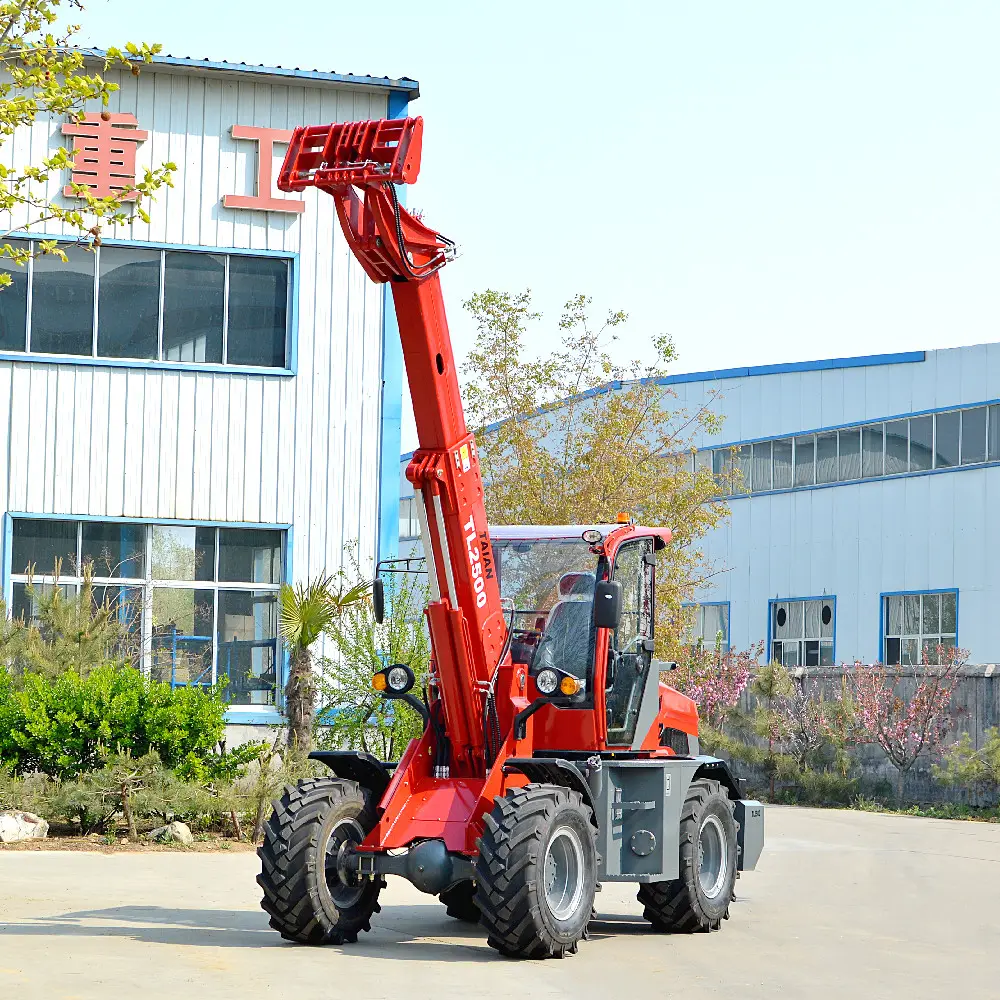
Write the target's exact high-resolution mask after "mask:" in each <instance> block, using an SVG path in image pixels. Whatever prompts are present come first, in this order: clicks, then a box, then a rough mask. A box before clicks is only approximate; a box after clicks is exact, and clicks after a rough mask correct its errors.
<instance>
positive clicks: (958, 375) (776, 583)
mask: <svg viewBox="0 0 1000 1000" xmlns="http://www.w3.org/2000/svg"><path fill="white" fill-rule="evenodd" d="M662 381H663V384H664V387H665V389H666V390H669V391H670V392H671V393H673V395H674V398H673V399H672V400H670V401H668V405H669V406H671V407H676V408H680V409H684V410H687V411H688V412H694V411H696V410H697V409H698V408H699V407H702V406H708V407H710V408H711V409H712V410H714V411H715V412H717V413H720V414H721V415H722V416H723V417H724V418H725V419H724V422H723V426H722V429H721V431H720V432H719V433H718V434H717V435H715V436H708V435H705V436H703V437H701V438H700V439H698V440H697V441H696V442H695V444H696V446H697V448H698V450H697V452H696V453H695V454H694V455H693V456H692V459H691V461H692V462H693V463H696V464H698V465H707V466H709V467H711V468H713V469H714V471H715V472H716V473H717V474H718V475H719V477H720V482H723V483H724V482H726V481H727V480H728V481H730V482H735V483H737V484H738V485H737V486H736V492H735V495H732V496H729V497H728V502H729V507H730V510H731V516H730V518H729V520H728V522H727V523H725V524H724V525H723V526H721V527H719V528H718V529H716V530H714V531H712V532H711V533H710V534H709V535H708V536H707V538H706V539H705V540H704V550H705V552H706V554H707V555H708V557H709V560H710V561H711V562H712V564H713V566H714V567H715V569H716V570H718V572H717V573H716V574H715V575H714V576H713V577H712V578H711V583H710V586H708V587H706V588H705V589H704V590H703V591H702V592H701V593H700V594H699V595H698V605H699V606H698V609H697V612H696V619H697V622H696V635H698V636H699V637H702V638H704V639H705V641H706V642H707V643H709V644H711V643H714V641H715V639H716V636H717V634H718V633H719V632H721V633H722V636H723V641H724V642H725V644H727V645H731V646H732V647H734V648H738V649H747V648H749V647H750V646H752V645H753V644H754V643H757V642H762V643H764V645H765V648H766V650H767V651H768V655H769V656H771V657H773V658H775V659H778V660H781V661H783V662H784V663H785V664H786V665H788V666H813V665H817V666H819V665H824V664H832V663H842V662H848V663H850V662H852V661H854V660H862V661H865V662H873V661H876V660H881V661H883V662H889V663H904V664H905V663H912V662H919V661H920V658H921V657H922V656H923V655H924V654H925V652H926V654H927V655H928V656H929V657H931V658H933V656H934V654H935V651H936V648H937V646H938V645H939V644H941V645H958V646H960V647H962V648H964V649H967V650H968V651H969V658H970V662H972V663H996V662H998V661H1000V633H998V631H997V629H996V627H995V622H994V620H993V613H994V612H995V610H996V609H997V607H1000V560H998V555H1000V519H998V518H996V517H994V516H993V514H994V512H996V511H998V510H1000V344H983V345H979V346H975V347H962V348H955V349H949V350H937V351H912V352H908V353H901V354H888V355H877V356H872V357H859V358H838V359H833V360H825V361H815V362H804V363H794V364H778V365H766V366H761V367H756V368H733V369H726V370H721V371H712V372H698V373H693V374H682V375H674V376H670V377H667V378H665V379H663V380H662ZM606 391H609V392H613V391H615V387H614V386H609V387H607V390H606ZM408 458H409V456H407V455H404V456H403V461H402V469H404V470H405V466H406V463H407V461H408ZM733 466H735V469H736V470H737V471H738V473H739V475H738V476H732V475H730V470H731V468H732V467H733ZM400 478H401V483H402V487H403V492H404V497H403V500H402V505H401V507H400V536H401V538H402V539H404V545H403V548H404V549H407V548H410V547H412V545H413V543H412V542H410V541H409V539H410V538H412V536H414V535H415V534H416V525H415V520H416V519H415V518H414V517H413V516H412V511H411V506H412V501H411V500H410V499H409V498H408V497H407V496H406V494H407V492H412V491H407V489H406V486H407V484H406V481H405V477H403V476H401V477H400ZM997 721H1000V720H996V719H994V720H993V722H992V723H991V724H996V722H997Z"/></svg>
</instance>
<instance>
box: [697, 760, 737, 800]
mask: <svg viewBox="0 0 1000 1000" xmlns="http://www.w3.org/2000/svg"><path fill="white" fill-rule="evenodd" d="M694 759H695V761H697V763H698V769H697V770H696V771H695V772H694V774H693V775H691V780H692V781H693V780H694V779H695V778H712V779H714V780H715V781H717V782H719V784H720V785H722V787H723V788H725V789H726V791H727V792H728V793H729V797H730V798H731V799H741V798H743V792H744V789H745V786H746V782H745V781H742V784H743V787H741V780H742V779H740V778H737V777H736V775H735V774H733V772H732V769H731V768H730V767H729V764H728V763H727V762H726V761H724V760H719V758H718V757H708V756H698V757H695V758H694Z"/></svg>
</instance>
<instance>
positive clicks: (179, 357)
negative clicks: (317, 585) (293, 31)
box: [0, 57, 418, 723]
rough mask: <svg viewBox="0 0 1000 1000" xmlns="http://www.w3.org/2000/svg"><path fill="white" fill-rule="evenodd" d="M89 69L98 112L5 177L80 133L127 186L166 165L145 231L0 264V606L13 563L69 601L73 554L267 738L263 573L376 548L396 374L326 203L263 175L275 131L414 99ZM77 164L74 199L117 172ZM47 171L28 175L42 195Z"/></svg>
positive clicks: (274, 663)
mask: <svg viewBox="0 0 1000 1000" xmlns="http://www.w3.org/2000/svg"><path fill="white" fill-rule="evenodd" d="M111 77H112V79H113V80H114V82H116V83H118V84H119V86H120V90H119V91H118V92H117V93H115V94H114V95H113V96H112V102H111V106H110V108H109V109H108V110H109V111H110V112H111V117H110V119H103V118H101V116H100V115H99V114H97V113H96V112H99V111H100V108H95V109H94V112H95V114H93V115H89V116H88V119H87V122H86V123H85V124H84V125H81V126H77V125H74V124H73V123H71V122H69V121H68V120H46V121H39V122H38V123H36V125H35V126H34V127H33V128H32V129H30V130H26V131H25V132H24V133H23V134H21V133H18V134H17V135H15V136H14V137H13V139H12V141H9V142H8V143H7V144H6V145H5V147H4V151H3V155H4V156H5V163H7V164H8V165H14V166H17V165H24V164H26V163H27V162H29V160H30V161H32V162H37V161H38V160H39V159H40V158H41V157H43V156H44V155H46V153H47V152H50V151H52V150H54V149H55V148H57V147H58V146H60V145H66V146H68V147H69V148H74V146H77V147H78V148H79V147H87V146H88V144H90V145H91V146H95V147H102V143H101V142H99V141H96V140H97V139H99V138H100V137H101V135H102V130H103V134H104V136H105V137H110V139H111V140H112V141H111V143H110V148H112V149H113V148H115V143H118V144H119V145H120V148H123V149H124V150H125V151H126V152H125V154H124V156H123V157H122V160H123V161H124V163H125V167H124V169H125V171H126V172H128V170H129V168H130V166H131V162H130V158H131V156H134V159H135V168H136V169H137V170H138V171H139V173H140V174H141V172H142V169H143V167H144V166H152V165H157V164H161V163H163V162H165V161H173V162H174V163H175V164H176V165H177V172H176V174H175V176H174V186H173V187H172V188H169V189H165V190H162V191H161V192H160V193H159V195H158V196H157V199H156V201H155V203H154V204H153V205H152V207H151V216H152V218H151V221H150V223H149V224H148V225H147V224H143V223H141V222H136V223H135V224H134V225H131V226H129V227H120V228H118V229H116V230H115V231H113V232H110V231H108V232H105V234H104V239H103V241H102V244H101V246H100V247H99V249H98V250H97V252H96V253H94V252H87V251H84V250H82V249H78V248H69V250H68V252H69V263H68V264H62V263H60V262H58V261H57V260H56V259H55V258H53V257H43V258H39V259H36V260H35V261H34V262H33V263H32V265H31V266H29V267H27V268H19V267H15V266H13V265H11V263H10V261H7V262H6V266H7V268H8V270H9V271H10V272H11V275H12V277H13V285H12V287H10V288H7V289H4V290H3V291H2V292H0V438H2V443H0V510H2V512H3V537H2V543H3V544H2V556H0V571H2V586H3V594H4V598H5V601H6V603H7V606H8V608H9V609H11V610H12V611H13V613H14V614H19V613H21V612H22V611H23V612H25V613H27V614H29V615H30V614H31V613H32V611H33V609H32V607H31V606H30V605H31V602H30V600H29V599H28V597H27V595H26V593H25V584H26V582H27V579H28V576H27V574H28V572H29V570H30V569H33V570H34V574H35V576H34V579H35V582H36V584H45V583H49V584H51V583H53V582H54V580H53V570H54V568H55V561H56V560H57V559H58V560H60V561H61V562H60V565H61V573H60V578H59V580H60V583H61V584H62V585H63V586H65V587H68V588H70V589H72V588H73V587H75V586H78V585H79V582H80V572H81V569H80V568H81V566H83V565H84V564H85V563H86V562H87V561H88V560H92V561H93V563H94V572H95V574H96V577H97V584H98V586H99V587H100V588H101V589H100V593H101V594H106V595H108V596H109V597H110V598H112V599H113V600H114V601H119V602H121V605H122V608H123V611H122V614H123V615H127V617H128V619H129V623H130V628H131V629H132V631H133V633H134V636H135V639H136V641H137V642H141V644H142V650H143V654H142V655H143V661H144V663H145V665H146V667H147V668H148V669H149V670H150V671H151V672H152V673H153V674H154V676H158V677H162V678H167V679H172V680H173V682H174V683H204V682H207V681H211V680H212V679H214V678H216V677H218V676H222V675H223V674H225V675H226V676H228V677H229V696H230V698H231V699H232V702H233V707H232V709H231V712H230V720H231V721H233V722H242V723H253V722H259V723H273V722H276V721H277V719H278V707H277V703H278V701H279V699H280V691H281V687H282V684H283V672H284V669H285V668H284V664H283V659H284V658H283V656H282V655H281V652H280V643H279V641H278V636H277V628H276V626H277V611H276V608H277V604H276V595H277V591H278V588H279V587H280V585H281V583H282V582H283V581H289V582H292V581H304V580H306V579H308V578H310V577H312V576H314V575H316V574H319V573H324V572H335V571H336V570H337V569H339V568H340V567H341V565H342V563H343V560H344V556H343V552H344V546H345V544H349V543H352V542H356V543H357V544H358V546H359V555H360V559H361V562H362V564H371V563H373V562H374V561H375V560H376V559H377V558H378V557H379V555H380V554H381V555H390V554H391V553H392V551H393V550H394V548H395V545H396V535H397V530H396V526H397V523H398V522H397V512H398V456H399V450H400V449H399V433H400V431H399V420H400V405H401V384H402V364H401V352H400V347H399V338H398V333H397V330H396V327H395V320H394V316H393V314H392V308H391V301H389V305H388V309H387V301H388V300H387V298H386V296H385V294H384V288H383V287H382V286H377V285H374V284H373V283H371V282H370V281H369V280H368V279H367V278H366V276H365V275H364V272H363V271H362V269H361V267H360V266H359V265H358V264H357V262H356V261H355V260H354V258H353V256H352V255H351V254H350V253H349V251H348V247H347V245H346V243H345V241H344V239H343V237H342V235H341V232H340V228H339V225H338V224H337V221H336V216H335V212H334V203H333V200H332V199H331V198H329V197H328V196H326V195H323V194H319V193H317V192H316V191H308V192H306V193H305V194H303V195H301V196H290V195H284V194H281V193H280V192H278V191H277V190H276V188H275V187H274V179H275V177H276V176H277V171H278V167H279V165H280V163H281V159H282V156H283V155H284V151H285V148H286V143H287V141H288V138H289V136H290V131H291V129H292V128H294V127H295V126H297V125H303V124H321V123H326V122H331V121H350V120H355V119H366V118H384V117H400V116H405V115H406V113H407V107H408V103H409V102H410V101H412V100H414V99H415V98H416V97H417V96H418V87H417V84H416V82H415V81H413V80H408V79H402V80H391V79H385V78H379V77H368V76H345V75H341V74H336V73H325V72H314V71H302V70H298V69H294V70H290V69H283V68H279V67H264V66H246V65H243V64H232V63H212V62H207V61H200V60H193V59H183V58H173V57H157V58H156V59H155V60H154V62H153V64H152V65H151V66H144V67H143V68H142V72H141V74H140V75H139V76H138V77H133V76H132V75H131V74H130V73H128V72H127V71H126V72H116V73H113V74H111ZM107 146H108V143H103V147H107ZM81 162H82V160H81V159H79V158H78V160H77V167H78V168H79V167H80V164H81ZM119 162H121V161H119ZM94 169H95V171H96V172H95V173H94V175H93V183H94V184H98V185H99V184H101V183H108V182H109V178H112V177H114V176H115V175H116V174H117V173H119V172H120V171H121V170H122V169H123V168H122V167H121V166H119V167H116V168H113V167H111V166H108V165H107V164H106V163H98V164H97V166H96V167H95V168H94ZM102 171H103V173H102ZM81 179H84V180H86V177H85V176H84V175H83V173H82V172H81V174H80V175H79V176H77V175H76V174H74V176H73V177H72V180H73V181H76V182H79V181H80V180H81ZM70 182H71V178H70V176H69V173H68V172H67V176H65V177H61V178H57V179H54V181H53V189H52V192H51V193H52V194H53V195H54V196H55V197H57V198H60V199H62V200H63V201H64V203H65V204H72V203H73V195H72V189H71V188H69V187H68V185H69V184H70ZM24 221H25V220H24V219H17V218H15V219H13V220H12V226H13V227H14V228H15V229H16V227H18V226H19V225H22V224H23V222H24ZM22 235H23V234H21V233H14V236H17V237H21V236H22ZM32 235H33V236H36V237H41V236H47V237H49V238H53V237H55V238H58V237H63V236H66V235H68V233H67V232H66V231H63V230H61V229H60V228H58V227H56V226H52V225H51V224H50V226H49V227H48V228H44V229H43V230H39V231H37V232H33V233H32ZM105 588H106V589H105ZM126 609H127V610H126Z"/></svg>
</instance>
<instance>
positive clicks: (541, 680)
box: [535, 668, 559, 696]
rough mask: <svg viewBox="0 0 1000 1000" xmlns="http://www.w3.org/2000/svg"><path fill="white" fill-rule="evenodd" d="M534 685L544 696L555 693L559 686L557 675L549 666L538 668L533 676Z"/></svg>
mask: <svg viewBox="0 0 1000 1000" xmlns="http://www.w3.org/2000/svg"><path fill="white" fill-rule="evenodd" d="M535 687H537V688H538V690H539V691H540V692H541V693H542V694H544V695H546V696H548V695H550V694H555V693H556V691H557V689H558V688H559V675H558V674H557V673H556V672H555V671H554V670H552V669H549V668H546V669H545V670H539V671H538V676H537V677H536V678H535Z"/></svg>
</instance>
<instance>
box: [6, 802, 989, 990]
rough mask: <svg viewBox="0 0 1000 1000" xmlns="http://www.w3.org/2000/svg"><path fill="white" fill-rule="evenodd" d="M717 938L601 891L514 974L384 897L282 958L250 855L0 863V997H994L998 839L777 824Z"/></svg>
mask: <svg viewBox="0 0 1000 1000" xmlns="http://www.w3.org/2000/svg"><path fill="white" fill-rule="evenodd" d="M767 827H768V829H767V838H768V839H767V845H766V847H765V851H764V856H763V857H762V859H761V862H760V866H759V868H758V870H757V871H756V872H752V873H748V874H747V875H746V876H745V877H744V878H743V879H741V880H740V881H739V882H738V883H737V890H738V895H739V900H738V902H737V903H736V904H735V905H734V906H733V908H732V919H731V920H729V921H728V922H727V923H724V924H723V928H722V931H721V933H719V934H712V935H707V934H705V935H693V936H682V935H679V936H661V935H657V934H653V933H651V932H650V931H649V929H648V927H647V926H646V924H645V923H644V922H643V920H642V917H641V912H640V909H639V906H638V904H637V902H636V900H635V890H634V887H626V886H613V885H605V887H604V891H603V892H602V893H600V894H599V895H598V897H597V905H598V911H599V919H598V920H597V921H596V922H595V923H594V924H593V925H592V931H593V936H592V938H591V940H590V941H588V942H584V943H583V945H582V946H581V949H580V953H579V954H578V955H576V956H573V957H570V958H567V959H565V960H563V961H561V962H560V961H548V962H514V961H510V960H505V959H501V958H499V957H498V956H497V955H496V954H495V953H494V952H493V951H492V950H491V949H489V948H488V947H487V946H486V944H485V941H484V940H483V938H482V935H481V933H480V931H479V929H478V928H476V927H469V926H468V925H463V924H460V923H457V922H456V921H453V920H451V919H450V918H448V917H447V916H445V913H444V909H443V907H441V906H440V904H438V903H437V902H436V901H435V900H434V899H433V898H431V897H428V896H423V895H421V894H420V893H418V892H416V891H415V890H414V889H412V888H411V887H410V886H409V885H407V884H406V883H404V882H402V881H400V880H398V879H397V880H390V885H389V888H388V889H387V890H386V891H385V892H384V893H383V896H382V899H383V904H384V908H383V911H382V913H381V915H380V916H378V917H377V918H376V920H375V923H374V929H373V932H372V933H371V934H366V935H362V940H361V941H360V942H359V943H358V944H356V945H349V946H346V947H343V948H340V947H329V948H315V949H314V948H304V947H297V946H295V945H291V944H287V943H285V942H283V941H281V939H280V938H279V937H278V936H277V935H276V934H275V933H273V932H272V931H270V930H269V929H268V926H267V920H266V918H265V916H264V914H263V912H262V911H261V910H260V909H259V908H258V905H257V900H258V897H259V892H258V890H257V886H256V885H255V884H254V876H255V875H256V871H257V864H256V857H255V856H254V855H253V854H248V853H246V854H244V853H239V854H182V853H158V854H134V853H131V854H124V853H123V854H112V855H104V854H98V853H89V852H73V853H70V852H24V851H18V852H15V851H0V995H10V996H17V997H18V998H19V1000H27V998H32V1000H33V998H36V997H38V998H42V997H44V998H46V1000H71V998H79V1000H90V998H95V1000H97V998H99V1000H108V998H112V997H132V996H135V997H139V998H141V1000H159V998H166V997H170V998H174V1000H181V998H183V1000H187V998H192V1000H194V998H197V1000H224V998H225V1000H229V998H238V1000H248V998H252V997H268V998H285V997H288V998H292V997H295V998H305V997H316V998H322V1000H337V998H341V997H345V998H352V1000H372V998H376V997H406V998H408V1000H418V998H424V997H434V998H441V1000H443V998H449V997H462V998H465V1000H472V998H478V997H509V998H519V997H532V998H534V997H559V998H563V997H565V998H570V997H572V998H574V1000H587V998H592V997H595V998H596V997H600V998H606V1000H618V998H623V997H636V998H640V997H641V998H650V1000H651V998H656V1000H660V998H663V997H683V998H685V1000H696V998H701V997H727V998H735V1000H742V998H744V997H747V998H754V997H777V996H781V997H783V998H797V997H802V998H809V1000H825V998H837V1000H843V998H844V997H845V996H846V997H855V998H858V1000H862V998H864V1000H869V998H871V1000H875V998H883V997H884V998H896V997H898V998H906V1000H919V998H925V997H926V998H930V997H948V998H952V997H956V998H958V997H960V998H962V1000H972V998H978V997H984V998H985V997H990V998H995V997H997V996H1000V958H998V955H1000V951H998V949H997V944H998V942H1000V826H990V825H986V824H979V823H962V822H946V821H941V820H925V819H913V818H909V817H896V816H880V815H874V814H869V813H856V812H840V811H825V810H812V809H791V808H772V809H770V810H769V811H768V814H767Z"/></svg>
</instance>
